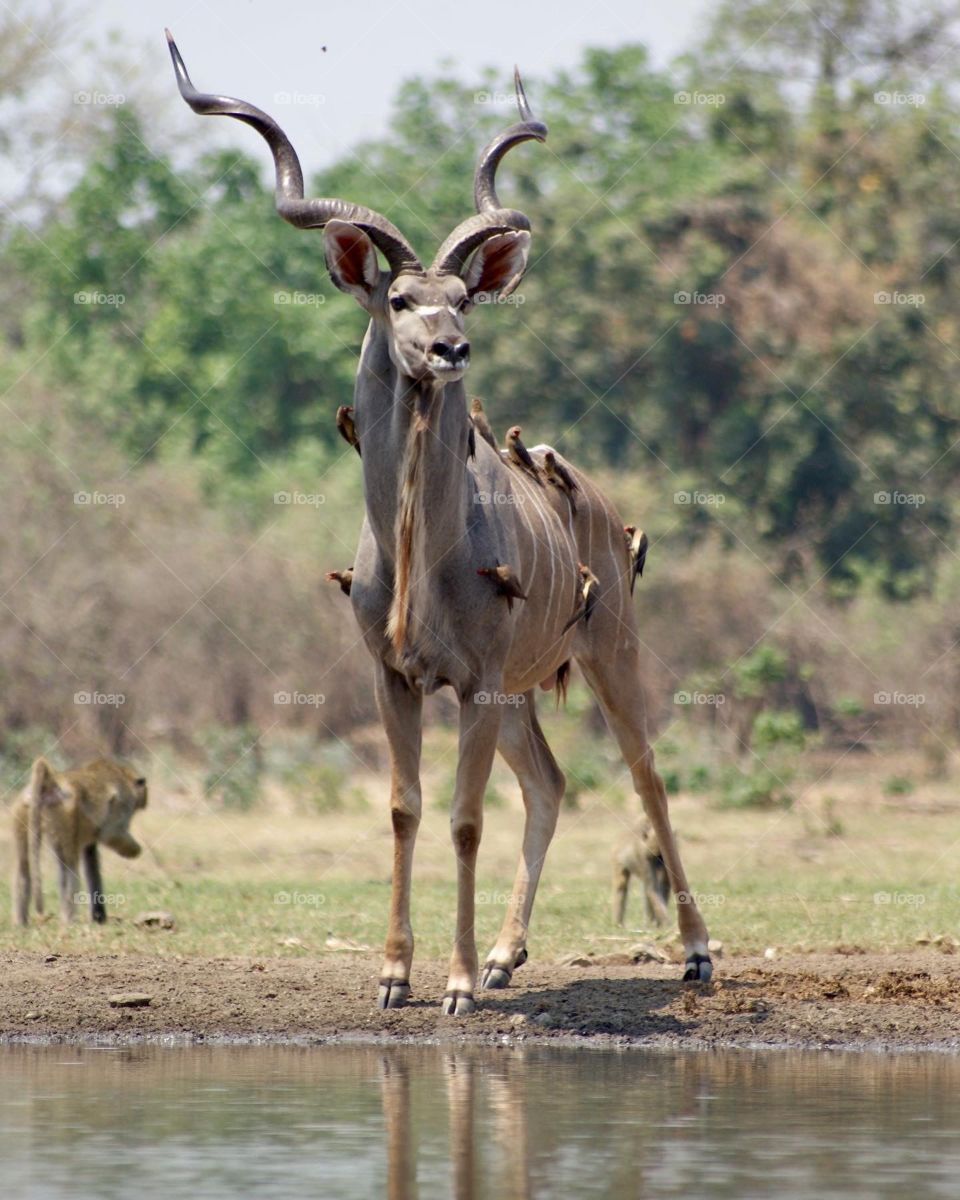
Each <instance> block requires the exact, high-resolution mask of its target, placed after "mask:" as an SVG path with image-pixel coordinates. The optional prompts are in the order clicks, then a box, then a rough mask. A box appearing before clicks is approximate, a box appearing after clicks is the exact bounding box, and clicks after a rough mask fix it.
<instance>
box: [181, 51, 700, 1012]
mask: <svg viewBox="0 0 960 1200" xmlns="http://www.w3.org/2000/svg"><path fill="white" fill-rule="evenodd" d="M167 37H168V39H169V41H170V52H171V55H172V58H173V64H174V69H175V71H176V75H177V83H178V85H179V88H180V94H181V95H182V96H183V98H184V100H186V102H187V104H189V105H190V107H191V108H192V109H193V110H194V112H196V113H201V114H217V115H222V116H230V117H235V118H237V119H238V120H240V121H243V122H245V123H246V124H248V125H251V126H253V128H254V129H255V130H256V131H257V132H258V133H259V134H261V136H262V137H263V138H264V139H265V140H266V142H267V144H268V145H269V147H270V149H271V151H272V153H273V160H274V165H275V168H276V206H277V211H278V212H279V214H280V215H281V216H282V217H283V218H284V219H285V220H287V221H289V222H290V223H291V224H293V225H296V226H298V227H299V228H302V229H316V228H322V229H323V230H324V248H325V254H326V263H327V268H328V270H329V272H330V276H331V279H332V280H333V282H334V284H335V285H336V286H337V287H338V288H339V289H340V290H341V291H344V292H347V293H348V294H349V295H351V296H353V297H354V299H355V300H356V301H357V302H358V303H359V304H360V306H361V308H363V310H364V311H365V312H366V313H367V315H368V316H369V318H370V323H369V325H368V327H367V333H366V336H365V338H364V341H363V348H362V350H361V355H360V365H359V368H358V371H357V382H356V389H355V396H354V405H353V409H354V411H353V419H354V422H355V425H356V434H357V436H358V438H359V443H360V446H361V448H362V451H361V453H362V457H361V460H360V461H361V464H362V469H363V488H364V498H365V505H366V515H365V519H364V522H363V528H362V531H361V534H360V544H359V547H358V549H357V553H356V557H355V559H354V565H353V581H352V587H351V590H350V601H351V603H352V605H353V609H354V613H355V615H356V618H357V621H358V623H359V625H360V628H361V630H362V632H363V636H364V639H365V641H366V643H367V646H368V648H369V650H370V652H371V654H372V656H373V660H374V666H375V687H376V696H377V703H378V706H379V711H380V715H381V718H382V721H383V726H384V729H385V731H386V735H387V739H388V742H389V747H390V761H391V794H390V806H391V816H392V820H393V831H394V863H393V891H392V898H391V906H390V921H389V930H388V934H387V939H386V953H385V961H384V964H383V971H382V975H381V979H380V988H379V996H378V1002H379V1005H380V1007H381V1008H397V1007H400V1006H401V1005H403V1004H404V1003H405V1002H406V1000H407V999H408V996H409V993H410V969H411V963H412V959H413V944H414V942H413V931H412V928H411V924H410V888H411V875H412V868H413V850H414V842H415V840H416V836H417V830H418V827H419V824H420V813H421V792H420V753H421V741H422V736H421V731H422V704H423V697H424V696H426V695H429V694H430V693H432V692H434V691H436V690H437V689H438V688H440V687H444V686H449V687H452V688H453V689H454V691H455V692H456V695H457V698H458V700H459V705H460V711H459V761H458V764H457V772H456V782H455V784H454V789H453V799H452V805H451V815H450V823H451V832H452V838H453V845H454V849H455V853H456V863H457V889H458V890H457V914H456V938H455V941H454V947H453V954H452V957H451V962H450V973H449V979H448V983H447V990H446V994H445V996H444V999H443V1011H444V1012H445V1013H448V1014H455V1015H458V1016H459V1015H461V1014H464V1013H469V1012H472V1011H473V1010H474V1008H475V1002H474V989H475V987H476V984H477V968H478V963H477V952H476V942H475V937H474V879H475V868H476V861H477V851H478V847H479V845H480V834H481V828H482V823H483V796H484V789H485V787H486V784H487V780H488V778H489V775H490V769H491V765H492V762H493V757H494V754H495V752H496V751H497V750H498V749H499V751H500V753H501V754H502V755H503V757H504V759H505V760H506V761H507V763H508V764H509V766H510V767H511V769H512V770H513V771H514V772H515V774H516V776H517V779H518V780H519V783H520V788H521V792H522V795H523V802H524V806H525V810H526V821H525V826H524V834H523V849H522V855H521V859H520V865H519V868H518V871H517V875H516V881H515V884H514V887H513V892H512V895H511V898H510V903H509V906H508V910H507V913H506V917H505V920H504V923H503V926H502V928H501V931H500V934H499V937H498V939H497V942H496V945H495V946H494V948H493V950H492V952H491V953H490V955H489V957H488V959H487V961H486V964H485V967H484V971H483V976H482V979H481V986H482V987H487V988H502V987H506V986H507V985H508V983H509V982H510V978H511V976H512V974H513V971H514V968H515V967H516V966H518V965H519V964H520V963H522V962H523V961H524V960H525V959H526V955H527V951H526V940H527V928H528V925H529V921H530V914H531V910H532V908H533V900H534V894H535V891H536V887H537V883H538V881H539V878H540V872H541V868H542V866H543V861H544V857H545V855H546V852H547V847H548V845H549V843H550V840H551V837H552V836H553V832H554V828H555V826H556V822H557V815H558V810H559V807H560V801H561V797H562V795H563V790H564V777H563V774H562V772H561V770H560V768H559V767H558V765H557V762H556V759H555V758H554V756H553V754H552V753H551V752H550V749H549V747H548V746H547V743H546V740H545V738H544V735H543V732H542V730H541V728H540V724H539V722H538V720H537V714H536V704H535V689H536V687H537V685H538V684H539V685H541V686H542V687H544V688H549V687H551V686H553V685H554V684H555V683H556V680H557V677H558V670H559V669H560V668H563V667H565V665H566V664H567V663H568V662H569V660H570V659H571V657H572V658H574V659H576V661H577V663H578V665H579V666H580V668H581V670H582V671H583V673H584V676H585V677H586V679H587V682H588V684H589V685H590V687H591V688H592V689H593V692H594V694H595V695H596V697H597V700H598V701H599V703H600V706H601V708H602V710H603V712H604V715H605V717H606V720H607V723H608V725H609V726H610V729H611V730H612V732H613V734H614V736H615V737H616V739H617V741H618V743H619V746H620V749H621V751H622V753H623V755H624V757H625V759H626V761H627V764H628V766H629V768H630V772H631V775H632V778H633V784H634V787H635V789H636V791H637V793H638V794H639V795H640V797H641V798H642V801H643V805H644V809H645V811H646V813H647V816H648V817H649V819H650V822H651V824H652V825H653V828H654V830H655V832H656V836H657V838H658V841H659V844H660V846H661V848H662V852H663V858H664V862H665V864H666V868H667V872H668V874H669V877H670V883H671V886H672V888H673V890H674V893H675V894H676V896H677V898H678V914H679V925H680V932H681V935H682V938H683V943H684V947H685V951H686V973H685V975H684V978H685V979H691V980H708V979H709V978H710V974H711V970H712V967H711V963H710V957H709V955H708V953H707V931H706V927H705V925H704V922H703V919H702V917H701V916H700V913H699V912H698V910H697V906H696V904H695V902H694V899H693V897H692V896H691V894H690V892H689V890H688V887H687V881H686V878H685V876H684V871H683V866H682V864H681V862H680V856H679V854H678V851H677V844H676V841H675V839H674V835H673V832H672V830H671V827H670V821H669V817H668V813H667V797H666V792H665V790H664V786H663V783H662V781H661V779H660V776H659V775H658V774H657V772H656V770H655V769H654V760H653V752H652V750H651V748H650V745H649V743H648V741H647V734H646V721H645V714H644V697H643V690H642V686H641V682H640V672H639V666H640V662H639V644H638V638H637V633H636V623H635V618H634V613H633V609H632V605H631V596H630V572H631V562H630V558H629V549H628V547H627V544H626V541H625V539H624V536H623V528H624V526H623V521H622V520H621V518H620V517H619V516H618V515H617V513H616V511H615V510H614V508H613V506H612V505H611V504H610V503H609V501H608V500H606V498H605V497H604V496H603V495H602V494H601V493H600V492H599V491H598V489H597V488H596V487H595V486H594V485H593V484H592V483H591V482H590V480H589V479H588V478H587V477H586V476H584V475H583V473H582V472H580V471H577V472H576V478H577V482H578V484H579V492H578V497H577V503H576V513H575V514H574V513H573V511H572V507H571V505H570V503H569V501H568V499H567V497H566V496H564V494H563V493H562V492H561V491H559V490H558V489H557V488H554V487H548V486H546V485H545V484H542V483H541V482H539V481H538V480H536V479H534V478H531V476H530V475H529V474H526V473H524V472H520V471H517V470H515V469H513V468H512V467H511V466H510V465H509V464H508V462H507V461H506V460H505V459H504V458H503V457H501V455H500V454H498V452H497V451H496V450H495V449H493V448H492V447H491V446H490V445H489V444H488V443H487V442H486V441H485V440H484V439H483V438H471V437H470V433H471V422H470V417H469V415H468V412H467V401H466V395H465V393H464V388H463V384H462V377H463V374H464V372H465V371H466V369H467V367H468V365H469V361H470V344H469V342H468V341H467V339H466V336H465V334H464V324H463V322H464V316H465V314H466V313H467V311H468V310H469V309H470V307H471V305H472V304H473V303H475V302H476V301H477V300H478V298H479V299H485V300H490V299H494V298H496V297H498V296H499V297H503V296H506V295H508V294H509V293H510V292H512V291H513V289H514V288H515V287H516V286H517V284H518V283H519V282H520V280H521V278H522V276H523V273H524V270H525V268H526V262H527V254H528V250H529V245H530V233H529V227H530V223H529V221H528V220H527V218H526V217H525V216H524V215H523V213H520V212H516V211H514V210H512V209H508V208H504V207H503V206H502V205H501V204H500V201H499V198H498V197H497V192H496V188H495V176H496V171H497V167H498V165H499V163H500V161H501V159H502V158H503V156H504V155H505V154H506V153H507V151H508V150H510V149H511V148H512V147H514V146H517V145H519V144H520V143H521V142H525V141H529V140H531V139H532V140H535V141H540V142H542V141H543V140H544V139H545V138H546V133H547V131H546V127H545V126H544V125H543V124H541V123H540V122H538V121H536V120H534V119H533V116H532V114H531V112H530V109H529V107H528V105H527V101H526V97H525V96H524V93H523V88H522V85H521V84H520V80H519V76H517V80H516V82H517V102H518V105H519V108H520V116H521V120H520V122H519V123H518V124H515V125H512V126H510V127H509V128H508V129H506V130H504V131H503V132H502V133H500V134H499V135H498V136H497V137H495V138H494V139H493V141H492V142H491V143H490V144H489V145H488V146H487V147H486V149H485V150H484V151H483V153H482V154H481V156H480V161H479V164H478V166H477V170H476V176H475V180H474V197H475V206H476V209H477V211H476V213H475V214H474V215H473V216H470V217H468V218H467V219H466V220H465V221H463V222H462V223H461V224H460V225H458V226H457V227H456V229H454V230H453V232H452V233H451V234H450V235H449V237H447V239H446V240H445V241H444V242H443V244H442V245H441V246H440V249H439V250H438V251H437V254H436V256H435V258H434V260H433V262H432V263H431V264H430V266H429V267H428V268H426V269H424V267H423V266H422V264H421V262H420V260H419V258H418V257H417V255H416V254H415V253H414V251H413V249H412V248H411V246H410V244H409V242H408V241H407V240H406V239H405V238H404V236H403V234H401V233H400V231H399V230H398V229H397V228H396V226H394V225H393V224H391V222H390V221H388V220H387V219H386V218H385V217H383V216H381V215H380V214H379V213H377V212H374V211H372V210H371V209H367V208H363V207H361V206H360V205H354V204H349V203H347V202H345V201H343V200H337V199H311V200H308V199H305V198H304V195H303V174H302V172H301V169H300V162H299V159H298V158H297V155H296V152H295V151H294V148H293V146H292V145H291V144H290V141H289V139H288V138H287V137H286V135H285V134H284V132H283V131H282V130H281V129H280V127H279V125H277V123H276V122H275V121H274V120H273V119H272V118H271V117H269V116H268V115H267V114H266V113H264V112H262V111H261V110H260V109H258V108H255V107H253V105H251V104H247V103H246V102H244V101H241V100H235V99H231V98H229V97H225V96H213V95H205V94H201V93H199V92H198V91H197V90H196V89H195V88H194V86H193V84H192V83H191V81H190V78H189V76H188V74H187V71H186V68H185V66H184V64H183V60H182V59H181V57H180V54H179V53H178V51H177V48H176V46H175V44H174V43H173V40H172V38H171V37H170V35H169V33H168V35H167ZM378 250H379V251H380V252H381V253H382V254H383V256H384V258H385V259H386V261H387V264H388V267H387V270H383V269H382V268H381V267H380V265H379V263H378V259H377V251H378ZM471 446H473V447H474V455H473V456H472V457H471V454H470V448H471ZM549 449H550V447H540V448H535V449H534V452H533V453H534V459H535V460H536V461H537V462H538V463H540V464H542V461H543V456H544V454H545V453H546V451H547V450H549ZM557 460H558V461H560V456H559V455H557ZM565 465H567V464H565ZM581 563H583V564H589V566H590V568H591V569H592V571H593V572H594V574H595V575H596V576H597V577H598V579H599V581H600V585H601V586H602V589H603V591H602V603H601V604H598V605H596V606H595V611H594V613H593V615H592V618H591V620H590V621H589V622H578V623H575V624H574V625H573V626H571V627H570V628H569V629H565V626H567V624H568V622H569V619H570V617H571V615H572V614H573V613H574V612H576V611H577V608H578V606H579V604H580V594H581V579H580V573H579V565H580V564H581ZM499 564H509V565H510V567H511V568H512V569H513V571H514V573H515V574H516V576H518V578H519V580H520V581H522V584H523V588H524V591H525V595H526V598H525V599H524V600H523V601H522V602H519V603H514V604H511V605H508V604H507V602H506V599H505V597H504V596H503V595H502V594H501V593H500V592H499V590H498V589H497V587H496V586H495V585H494V583H493V582H492V581H491V579H490V578H488V577H485V576H483V575H481V574H478V571H479V570H480V569H481V568H486V567H495V566H497V565H499Z"/></svg>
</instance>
